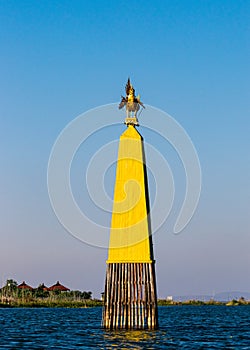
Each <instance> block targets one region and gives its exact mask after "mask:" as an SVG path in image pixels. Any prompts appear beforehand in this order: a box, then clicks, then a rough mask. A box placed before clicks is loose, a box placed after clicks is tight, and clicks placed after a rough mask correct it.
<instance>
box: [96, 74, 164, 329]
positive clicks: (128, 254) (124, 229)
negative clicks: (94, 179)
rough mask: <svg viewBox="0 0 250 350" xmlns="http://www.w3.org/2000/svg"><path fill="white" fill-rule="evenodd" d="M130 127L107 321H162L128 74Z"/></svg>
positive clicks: (121, 168) (145, 324) (122, 324)
mask: <svg viewBox="0 0 250 350" xmlns="http://www.w3.org/2000/svg"><path fill="white" fill-rule="evenodd" d="M126 92H127V97H126V98H124V97H123V98H122V102H121V104H120V106H119V107H120V108H122V107H123V106H125V105H126V110H127V117H126V118H125V124H126V125H127V129H126V130H125V132H124V133H123V134H122V135H121V136H120V143H119V152H118V160H117V168H116V183H115V189H114V203H113V212H112V221H111V229H110V242H109V252H108V260H107V272H106V282H105V292H104V308H103V322H102V323H103V327H104V328H109V329H118V328H126V329H133V328H134V329H139V328H149V329H155V328H157V326H158V317H157V295H156V281H155V266H154V264H155V261H154V257H153V245H152V236H151V225H150V216H149V215H150V213H149V194H148V183H147V172H146V164H145V155H144V148H143V138H142V136H141V135H140V134H139V132H138V131H137V129H136V127H135V126H136V125H138V120H137V117H136V112H137V111H138V110H139V108H140V105H141V106H142V107H144V106H143V104H142V103H141V102H140V100H139V98H138V97H135V95H134V89H133V87H132V85H131V84H130V81H129V80H128V83H127V86H126Z"/></svg>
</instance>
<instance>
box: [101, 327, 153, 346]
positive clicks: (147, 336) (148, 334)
mask: <svg viewBox="0 0 250 350" xmlns="http://www.w3.org/2000/svg"><path fill="white" fill-rule="evenodd" d="M103 335H104V339H105V342H106V341H107V342H108V343H110V346H113V347H121V346H122V348H123V349H126V346H127V349H131V348H132V349H142V344H144V343H147V342H150V343H151V344H152V343H153V344H157V338H158V336H159V330H150V331H148V330H145V329H141V330H135V329H134V330H133V329H131V330H115V331H113V330H112V331H108V330H104V334H103Z"/></svg>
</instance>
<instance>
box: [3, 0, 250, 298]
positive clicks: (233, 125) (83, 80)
mask: <svg viewBox="0 0 250 350" xmlns="http://www.w3.org/2000/svg"><path fill="white" fill-rule="evenodd" d="M249 10H250V4H249V2H247V1H241V0H238V1H232V0H228V1H216V0H213V1H174V0H173V1H150V2H149V1H135V2H134V1H130V2H125V1H116V2H115V3H112V2H110V1H73V2H72V1H66V0H62V1H53V2H51V1H42V2H37V1H22V2H20V1H17V0H16V1H14V0H10V1H3V0H2V1H0V29H1V30H0V48H1V49H0V50H1V55H0V70H1V84H0V96H1V104H0V116H1V126H2V127H1V131H2V132H1V164H2V171H1V204H0V205H1V211H0V212H1V232H0V278H1V281H2V284H3V282H4V281H5V279H6V278H14V279H16V280H18V281H20V282H21V281H22V280H27V282H28V283H29V284H31V285H34V286H35V285H37V284H39V283H40V282H44V283H45V284H48V285H50V284H52V283H54V282H55V281H57V280H58V279H59V280H61V281H62V282H63V283H64V284H65V285H68V286H69V287H70V288H73V289H81V290H92V291H93V292H94V294H95V295H96V296H99V293H101V292H102V290H103V285H104V275H105V261H106V257H107V251H106V250H105V249H100V248H94V247H90V246H87V245H85V244H83V243H81V242H79V241H78V240H76V239H74V238H73V237H72V236H71V235H69V234H68V233H67V232H66V231H65V230H64V228H63V227H62V226H61V225H60V223H59V222H58V221H57V219H56V217H55V215H54V213H53V210H52V209H51V205H50V201H49V197H48V191H47V164H48V159H49V155H50V152H51V148H52V146H53V144H54V142H55V140H56V138H57V136H58V134H59V133H60V132H61V130H62V129H63V128H64V127H65V126H66V125H67V124H68V123H69V122H70V121H71V120H73V119H74V118H75V117H77V116H78V115H79V114H81V113H83V112H85V111H87V110H89V109H90V108H94V107H97V106H100V105H104V104H107V103H113V102H118V101H119V99H120V95H121V94H122V93H124V85H125V83H126V80H127V77H128V76H130V77H131V79H132V82H133V83H134V86H135V88H136V92H139V93H140V94H141V99H142V101H143V102H145V103H146V104H148V105H152V106H155V107H157V108H160V109H162V110H164V111H166V112H167V113H169V114H170V115H171V116H172V117H174V118H175V119H176V120H177V121H178V122H179V123H180V124H181V125H182V126H183V127H184V128H185V130H186V131H187V133H188V134H189V136H190V138H191V139H192V141H193V143H194V145H195V147H196V150H197V152H198V156H199V159H200V163H201V168H202V175H203V184H202V192H201V198H200V203H199V206H198V208H197V211H196V213H195V215H194V217H193V219H192V220H191V222H190V223H189V225H188V226H187V227H186V228H185V230H184V231H183V232H182V233H181V234H180V235H178V236H176V235H174V234H172V233H171V220H170V222H169V223H166V224H165V225H164V226H163V227H162V229H161V230H160V231H159V232H158V233H157V235H155V236H154V248H155V257H156V261H157V283H158V294H159V296H160V297H165V296H166V295H172V294H174V295H181V294H198V293H212V292H221V291H224V290H242V291H249V290H250V282H249V278H248V274H249V268H250V253H249V246H250V235H249V228H250V222H249V199H250V189H249V187H250V186H249V178H250V176H249V175H250V167H249V146H250V141H249V131H250V122H249V97H250V96H249V58H250V57H249V56H250V55H249V35H250V29H249ZM103 118H105V116H103ZM141 119H142V120H141V125H142V128H141V129H140V132H141V133H142V134H143V136H144V138H145V140H146V141H148V142H150V143H152V144H155V147H157V148H158V149H159V150H160V151H161V152H162V153H163V154H164V156H165V157H166V158H168V156H169V158H170V159H169V162H170V164H174V162H173V161H171V159H172V157H174V155H172V153H171V149H170V147H169V145H166V144H165V145H164V144H163V142H161V140H160V139H159V138H157V137H155V136H153V135H150V133H148V132H147V130H146V129H143V115H142V117H141ZM119 120H121V126H118V127H116V128H115V129H114V130H112V131H111V132H110V136H107V135H108V134H105V135H102V134H101V135H100V138H99V139H98V140H99V141H100V144H101V141H103V144H105V142H107V140H112V139H117V138H118V137H119V135H120V133H121V132H122V130H124V126H123V125H122V118H121V114H120V113H119V112H118V113H117V121H118V122H119ZM107 130H108V129H107ZM150 137H152V139H149V138H150ZM97 138H98V137H97ZM93 144H94V143H93V142H92V144H91V142H89V143H88V144H86V149H85V151H84V152H79V154H78V155H77V161H78V163H79V164H78V165H76V167H75V168H74V169H75V170H77V169H79V173H80V172H81V171H82V172H81V174H82V173H83V168H81V165H80V163H81V157H82V164H85V163H86V162H87V159H88V157H86V156H85V155H87V154H88V155H89V154H91V152H93V147H92V145H93ZM168 150H169V153H168ZM74 169H73V170H74ZM180 172H181V170H180ZM111 173H112V174H113V175H112V176H113V177H112V176H111V180H112V179H114V171H113V172H112V169H111ZM174 173H175V174H176V177H177V178H178V176H179V175H178V169H177V170H174ZM75 174H76V177H77V171H75ZM79 176H81V175H79ZM79 181H80V180H79ZM177 183H178V182H177ZM109 186H111V187H112V181H110V184H109ZM182 187H183V184H182V183H181V181H180V188H181V189H182ZM77 188H79V191H80V188H81V187H80V185H79V186H78V187H77V184H76V192H77ZM108 191H110V189H109V190H108ZM152 191H153V190H152ZM181 191H182V190H181ZM182 194H183V193H182V192H181V194H180V196H181V195H182ZM79 196H80V194H79ZM176 208H177V209H178V203H177V204H176ZM177 209H176V210H177Z"/></svg>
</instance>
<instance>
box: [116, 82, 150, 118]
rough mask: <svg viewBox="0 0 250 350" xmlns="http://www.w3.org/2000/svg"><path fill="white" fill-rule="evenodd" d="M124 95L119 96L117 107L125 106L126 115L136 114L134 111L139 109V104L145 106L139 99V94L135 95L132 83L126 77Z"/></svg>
mask: <svg viewBox="0 0 250 350" xmlns="http://www.w3.org/2000/svg"><path fill="white" fill-rule="evenodd" d="M125 91H126V97H124V96H121V97H122V99H121V102H120V104H119V109H121V108H123V107H124V106H126V111H127V115H128V116H129V115H130V114H134V117H135V116H136V112H138V111H139V109H140V106H141V107H143V108H145V106H144V105H143V103H142V102H141V101H140V95H138V96H135V89H134V88H133V85H132V84H131V83H130V79H129V78H128V82H127V84H126V87H125Z"/></svg>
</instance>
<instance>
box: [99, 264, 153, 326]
mask: <svg viewBox="0 0 250 350" xmlns="http://www.w3.org/2000/svg"><path fill="white" fill-rule="evenodd" d="M102 326H103V327H104V328H108V329H121V328H125V329H145V328H148V329H156V328H157V327H158V315H157V297H156V283H155V269H154V262H152V263H109V264H108V265H107V272H106V282H105V292H104V308H103V319H102Z"/></svg>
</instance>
